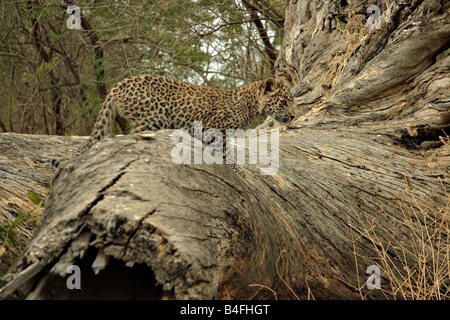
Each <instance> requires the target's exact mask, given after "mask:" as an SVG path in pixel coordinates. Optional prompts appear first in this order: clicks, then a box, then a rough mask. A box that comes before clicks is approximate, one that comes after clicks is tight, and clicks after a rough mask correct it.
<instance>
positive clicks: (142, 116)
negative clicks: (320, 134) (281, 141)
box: [84, 75, 294, 150]
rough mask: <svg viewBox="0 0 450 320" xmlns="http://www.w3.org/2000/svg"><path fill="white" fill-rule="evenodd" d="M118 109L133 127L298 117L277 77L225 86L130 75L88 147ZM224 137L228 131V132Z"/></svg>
mask: <svg viewBox="0 0 450 320" xmlns="http://www.w3.org/2000/svg"><path fill="white" fill-rule="evenodd" d="M117 114H119V115H121V116H123V117H125V118H127V119H129V120H131V122H132V124H133V132H142V131H153V130H159V129H187V130H189V131H190V132H191V133H193V130H194V121H200V122H201V123H202V130H204V131H205V130H207V129H218V130H220V131H222V132H225V130H226V129H239V128H246V127H248V125H249V124H251V123H252V121H253V120H254V119H256V118H257V117H259V116H262V115H267V114H269V115H271V116H273V117H274V118H275V120H277V121H279V122H288V121H291V120H292V119H293V118H294V103H293V97H292V94H291V91H290V90H289V88H288V87H287V86H286V85H285V84H284V83H283V82H281V81H278V80H276V79H274V78H268V79H266V80H260V81H256V82H253V83H250V84H247V85H244V86H241V87H239V88H235V89H227V90H221V89H216V88H212V87H204V86H198V85H194V84H191V83H187V82H184V81H180V80H174V79H169V78H166V77H163V76H154V75H142V76H135V77H131V78H129V79H126V80H124V81H122V82H120V83H119V84H117V86H115V87H114V88H113V89H112V90H111V92H110V93H109V95H108V96H107V97H106V99H105V101H104V103H103V107H102V109H101V111H100V114H99V116H98V118H97V120H96V123H95V125H94V129H93V131H92V134H91V136H90V138H89V140H88V143H87V144H86V147H85V149H84V150H86V149H88V148H90V147H91V146H92V145H93V144H94V143H95V142H97V141H99V140H101V139H102V138H103V137H104V136H105V135H106V134H107V132H108V130H109V127H110V125H111V122H112V121H113V119H114V118H115V116H116V115H117ZM224 136H225V135H224Z"/></svg>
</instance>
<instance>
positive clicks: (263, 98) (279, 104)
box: [258, 78, 295, 122]
mask: <svg viewBox="0 0 450 320" xmlns="http://www.w3.org/2000/svg"><path fill="white" fill-rule="evenodd" d="M259 90H260V95H259V103H258V112H259V114H260V115H267V114H269V115H271V116H272V117H273V118H275V120H276V121H278V122H289V121H291V120H293V119H294V117H295V112H294V98H293V97H292V93H291V90H290V89H289V88H288V86H287V85H286V84H285V83H284V82H282V81H278V80H276V79H274V78H267V79H266V80H264V81H263V82H262V83H261V85H260V86H259Z"/></svg>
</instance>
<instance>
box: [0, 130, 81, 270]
mask: <svg viewBox="0 0 450 320" xmlns="http://www.w3.org/2000/svg"><path fill="white" fill-rule="evenodd" d="M83 141H86V139H85V138H79V137H70V138H68V137H61V136H37V135H20V134H14V133H2V134H1V137H0V221H8V222H9V223H12V222H13V221H14V220H15V219H16V217H17V214H18V212H19V211H20V210H22V212H23V214H24V217H25V219H32V218H38V217H40V215H41V214H42V210H43V208H42V207H40V208H37V206H36V205H35V204H34V203H33V202H31V200H30V199H29V198H28V193H29V192H35V193H37V194H38V195H39V197H40V198H41V199H44V198H45V197H46V194H47V192H48V186H49V182H50V179H51V176H52V175H53V173H54V168H52V166H51V164H50V163H49V162H48V160H51V159H55V160H59V161H61V162H63V161H64V160H65V159H66V157H72V156H73V154H74V152H75V150H78V149H79V147H80V145H81V144H82V142H83ZM0 226H1V224H0ZM35 227H36V223H22V224H20V225H19V226H18V227H17V228H16V230H14V232H16V233H17V235H18V237H17V238H18V241H17V243H16V248H14V247H8V250H6V251H5V253H4V254H3V255H1V256H0V259H1V262H0V276H2V275H4V274H5V273H6V272H7V271H8V268H9V267H10V266H11V265H12V264H13V262H14V261H16V260H17V258H18V256H19V254H20V252H21V251H22V250H23V248H24V247H25V245H26V244H27V242H28V241H29V240H30V239H31V236H32V234H33V230H34V228H35ZM0 245H3V243H1V242H0Z"/></svg>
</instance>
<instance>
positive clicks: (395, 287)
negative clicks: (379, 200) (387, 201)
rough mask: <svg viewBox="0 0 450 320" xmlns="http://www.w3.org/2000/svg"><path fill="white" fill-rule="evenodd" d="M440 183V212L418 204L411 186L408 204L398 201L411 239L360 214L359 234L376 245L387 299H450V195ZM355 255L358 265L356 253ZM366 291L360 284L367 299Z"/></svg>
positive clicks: (359, 287) (408, 191) (408, 192)
mask: <svg viewBox="0 0 450 320" xmlns="http://www.w3.org/2000/svg"><path fill="white" fill-rule="evenodd" d="M440 181H441V185H442V188H443V189H444V192H445V195H446V203H445V205H444V206H443V207H442V208H440V209H436V208H433V206H430V205H427V204H425V203H422V202H420V201H418V199H417V198H416V197H415V196H414V194H413V193H412V192H411V190H410V189H409V187H408V188H407V190H406V195H407V197H408V198H409V201H408V202H407V204H406V205H405V202H404V201H403V202H401V201H399V206H400V210H401V212H402V215H403V221H402V222H400V223H401V225H402V226H401V227H402V228H403V229H404V230H406V232H407V234H409V239H408V240H399V239H396V238H395V237H394V236H393V235H392V231H389V230H387V229H386V228H385V227H384V226H382V225H381V223H379V222H378V221H376V220H375V219H374V218H372V219H370V218H369V217H368V216H367V214H365V213H363V214H362V215H358V217H359V218H360V223H361V224H360V225H362V226H363V227H362V228H363V229H362V230H358V231H359V232H360V234H361V235H362V237H364V238H365V239H367V240H369V241H370V243H371V244H372V245H373V248H374V250H375V252H376V254H377V257H376V260H377V265H378V266H379V267H380V269H381V276H382V278H383V279H387V283H388V284H387V285H386V284H383V286H382V287H383V289H382V292H383V293H384V294H385V296H386V298H393V299H407V300H430V299H433V300H447V299H450V252H449V248H450V241H449V238H448V235H449V233H450V195H449V194H448V193H447V186H446V185H445V183H444V182H443V181H442V179H440ZM382 211H383V210H382ZM383 214H384V215H386V212H384V211H383ZM352 228H354V227H352ZM354 254H355V261H356V263H357V254H356V250H355V251H354ZM363 288H364V284H363V285H360V283H358V287H357V289H358V290H359V292H360V295H361V298H362V299H364V298H365V297H366V296H365V295H364V293H363V290H362V289H363ZM386 288H388V289H386Z"/></svg>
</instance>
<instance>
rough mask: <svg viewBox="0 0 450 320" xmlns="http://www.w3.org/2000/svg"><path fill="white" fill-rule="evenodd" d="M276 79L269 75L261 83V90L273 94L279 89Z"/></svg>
mask: <svg viewBox="0 0 450 320" xmlns="http://www.w3.org/2000/svg"><path fill="white" fill-rule="evenodd" d="M279 87H280V86H279V84H278V81H277V80H275V79H274V78H272V77H270V78H267V79H266V80H265V81H264V82H263V84H262V92H263V93H264V94H268V95H273V94H275V93H276V92H277V91H278V89H279Z"/></svg>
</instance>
